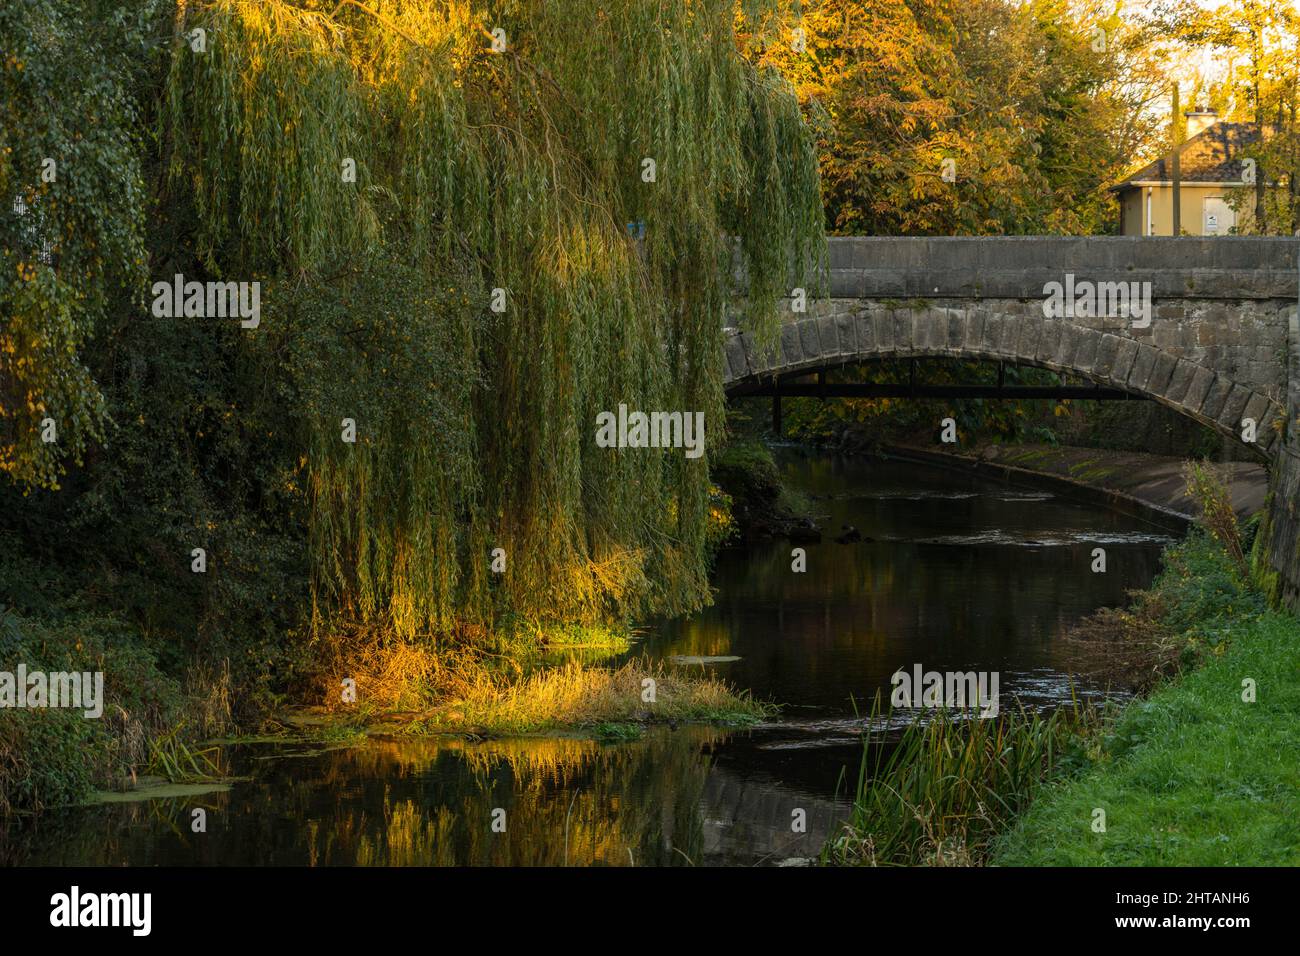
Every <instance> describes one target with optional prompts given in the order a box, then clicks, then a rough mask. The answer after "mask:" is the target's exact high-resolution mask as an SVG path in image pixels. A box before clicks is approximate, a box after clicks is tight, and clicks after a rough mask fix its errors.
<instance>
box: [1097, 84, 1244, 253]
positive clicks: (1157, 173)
mask: <svg viewBox="0 0 1300 956" xmlns="http://www.w3.org/2000/svg"><path fill="white" fill-rule="evenodd" d="M1183 115H1185V116H1186V117H1187V139H1186V141H1184V143H1183V145H1182V146H1181V147H1180V149H1179V166H1180V175H1179V183H1180V186H1179V193H1180V196H1179V199H1180V202H1179V208H1180V210H1181V214H1180V225H1181V228H1182V233H1183V234H1184V235H1189V236H1226V235H1228V234H1229V233H1231V232H1233V230H1234V228H1235V227H1236V226H1237V217H1238V213H1237V211H1236V210H1234V209H1233V208H1232V207H1231V206H1230V205H1228V196H1229V190H1230V189H1232V188H1233V187H1242V186H1249V185H1251V184H1253V183H1254V167H1253V165H1252V164H1249V163H1247V162H1245V161H1244V160H1243V157H1244V153H1245V150H1246V147H1248V146H1249V145H1250V144H1251V143H1253V142H1254V141H1255V140H1257V139H1258V138H1259V131H1258V127H1257V126H1256V125H1255V124H1254V123H1220V122H1219V121H1218V120H1219V114H1218V113H1216V112H1214V111H1213V110H1205V109H1198V110H1192V111H1190V112H1188V113H1185V114H1183ZM1243 176H1245V177H1246V179H1243ZM1111 191H1112V192H1113V193H1115V194H1116V198H1117V199H1118V200H1119V231H1120V235H1122V236H1170V235H1173V205H1174V185H1173V153H1172V152H1170V153H1168V154H1166V155H1164V156H1162V157H1160V158H1159V159H1157V160H1156V161H1155V162H1154V163H1150V164H1149V165H1147V166H1144V167H1143V168H1142V169H1140V170H1138V171H1137V172H1136V173H1134V174H1133V175H1132V176H1130V177H1128V178H1127V179H1125V180H1124V181H1123V182H1121V183H1118V184H1116V185H1114V186H1112V187H1111ZM1241 215H1242V216H1243V217H1245V216H1246V215H1248V213H1246V212H1245V211H1244V210H1243V211H1242V213H1241Z"/></svg>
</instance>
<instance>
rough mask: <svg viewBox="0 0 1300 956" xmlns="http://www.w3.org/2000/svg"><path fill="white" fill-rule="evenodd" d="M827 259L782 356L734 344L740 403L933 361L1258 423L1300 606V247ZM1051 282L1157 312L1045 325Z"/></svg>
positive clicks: (1286, 565)
mask: <svg viewBox="0 0 1300 956" xmlns="http://www.w3.org/2000/svg"><path fill="white" fill-rule="evenodd" d="M829 245H830V249H829V262H828V274H827V276H826V277H825V288H824V289H823V290H821V292H822V294H821V295H819V296H814V291H815V290H811V289H810V290H808V296H807V306H806V311H804V312H802V313H799V312H795V311H793V305H794V300H790V301H789V302H788V303H787V306H786V309H785V324H784V325H783V326H782V329H781V335H780V341H779V343H778V344H777V346H776V348H775V351H771V350H769V351H766V352H765V351H763V350H761V349H760V348H759V347H758V343H757V342H756V341H755V340H754V339H753V337H752V336H751V335H750V334H749V333H745V332H741V331H738V330H737V329H734V328H729V329H727V330H726V331H725V333H724V335H725V353H726V368H725V382H726V390H727V394H728V395H729V396H739V395H744V394H745V393H746V392H747V391H753V390H755V389H758V388H761V387H763V386H764V385H770V384H771V383H772V382H773V381H774V380H779V379H781V378H783V377H789V376H797V375H806V374H808V373H810V372H817V371H823V370H826V369H829V368H834V367H838V366H841V365H848V364H856V363H862V362H870V361H874V360H879V359H886V358H905V357H930V356H935V357H947V358H955V359H986V360H995V361H999V362H1006V363H1014V364H1021V365H1034V366H1039V367H1043V368H1048V369H1053V370H1055V371H1058V372H1064V373H1069V374H1072V375H1077V376H1080V377H1082V378H1084V379H1087V380H1089V381H1091V382H1095V383H1097V384H1099V385H1102V386H1106V387H1109V388H1114V389H1120V390H1123V391H1124V392H1127V393H1129V394H1132V395H1135V396H1139V397H1142V398H1149V399H1152V400H1154V401H1157V402H1160V403H1161V404H1164V405H1167V406H1169V407H1170V408H1173V409H1174V410H1176V411H1178V412H1180V413H1182V414H1184V415H1187V416H1189V417H1190V418H1193V419H1195V420H1196V421H1199V422H1201V423H1202V424H1205V425H1208V426H1209V427H1211V428H1214V429H1215V430H1217V431H1219V432H1221V433H1223V434H1225V435H1230V436H1232V437H1233V438H1236V439H1237V440H1241V438H1242V423H1243V420H1245V419H1252V420H1253V421H1254V422H1255V423H1256V427H1257V441H1256V442H1255V443H1254V445H1253V446H1252V447H1253V448H1254V449H1255V451H1256V452H1257V453H1259V454H1260V455H1261V456H1263V457H1264V458H1266V459H1268V460H1269V462H1270V464H1271V467H1272V476H1273V478H1272V481H1273V485H1272V487H1273V495H1272V503H1271V510H1270V522H1269V526H1268V528H1267V529H1266V530H1267V532H1268V534H1269V539H1268V544H1267V547H1268V551H1269V556H1270V560H1271V563H1272V565H1273V567H1274V568H1276V569H1277V570H1278V571H1279V573H1280V580H1279V590H1280V591H1281V593H1282V594H1283V595H1284V596H1285V597H1286V599H1287V600H1288V601H1289V602H1290V603H1293V604H1295V603H1297V602H1300V514H1298V513H1297V502H1298V501H1300V320H1298V318H1297V296H1298V295H1300V287H1298V280H1300V239H1291V238H1261V237H1211V238H1204V239H1199V238H1173V237H1147V236H1141V237H1138V236H1133V237H1109V236H1089V237H1078V238H1076V237H1055V236H1051V237H1046V236H1023V237H1021V236H1016V237H969V238H875V237H869V238H836V239H831V240H830V243H829ZM1050 283H1058V284H1060V286H1061V287H1062V291H1064V290H1065V289H1066V288H1071V287H1072V288H1074V289H1076V290H1079V289H1086V288H1087V285H1086V284H1089V283H1091V284H1101V283H1107V284H1114V283H1124V284H1130V283H1138V285H1137V286H1136V287H1134V289H1135V291H1137V292H1138V293H1139V294H1142V293H1144V292H1149V296H1150V298H1149V304H1150V310H1149V313H1147V312H1145V311H1143V312H1141V313H1140V314H1133V313H1134V312H1135V311H1136V310H1132V309H1131V310H1130V314H1128V315H1125V314H1122V313H1123V310H1115V309H1107V308H1105V307H1104V306H1103V307H1101V308H1098V307H1096V306H1095V305H1094V306H1093V307H1092V308H1088V307H1087V303H1085V302H1078V305H1079V308H1076V309H1074V310H1072V311H1073V313H1074V314H1070V315H1062V316H1060V317H1047V316H1046V315H1045V314H1044V302H1045V300H1047V299H1048V290H1049V289H1050V288H1051V287H1050V285H1049V284H1050ZM1103 288H1105V287H1103ZM1117 288H1118V287H1117V286H1113V285H1112V286H1110V287H1109V291H1110V293H1111V294H1112V295H1113V294H1114V293H1115V291H1117ZM1062 298H1063V296H1062ZM1112 305H1113V300H1112ZM1102 313H1106V314H1102ZM1117 313H1118V314H1117ZM1288 369H1289V371H1288Z"/></svg>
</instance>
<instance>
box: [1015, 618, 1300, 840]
mask: <svg viewBox="0 0 1300 956" xmlns="http://www.w3.org/2000/svg"><path fill="white" fill-rule="evenodd" d="M1252 605H1253V602H1249V601H1247V602H1246V606H1245V607H1244V608H1238V609H1236V610H1227V609H1225V610H1224V612H1222V613H1219V614H1216V615H1214V616H1213V617H1211V618H1208V619H1206V620H1205V621H1203V622H1201V623H1199V624H1198V625H1197V626H1195V627H1194V628H1193V631H1194V633H1192V634H1190V635H1189V638H1190V641H1195V642H1198V643H1200V644H1201V645H1202V646H1203V647H1205V648H1206V649H1207V650H1208V654H1207V655H1206V662H1205V663H1204V665H1203V666H1201V667H1199V668H1197V669H1195V670H1193V671H1191V672H1190V673H1186V674H1185V675H1183V676H1182V677H1181V678H1180V679H1179V680H1177V681H1175V682H1173V683H1171V684H1169V685H1167V686H1164V687H1162V688H1161V689H1159V690H1158V691H1156V692H1155V693H1154V694H1152V695H1151V697H1150V698H1148V699H1147V700H1143V701H1138V702H1135V703H1133V704H1132V705H1130V706H1129V707H1127V708H1125V710H1124V711H1123V713H1122V714H1121V715H1120V716H1119V718H1118V719H1117V720H1116V721H1115V722H1114V724H1113V725H1112V726H1110V727H1109V728H1108V731H1107V734H1106V736H1105V739H1104V747H1103V748H1102V749H1101V751H1100V755H1099V758H1098V759H1097V761H1096V762H1095V763H1094V764H1093V765H1092V766H1090V767H1089V768H1088V769H1087V770H1086V771H1085V772H1084V773H1082V774H1081V775H1079V776H1077V777H1076V778H1074V779H1067V780H1062V781H1058V782H1055V783H1053V784H1051V785H1049V786H1048V787H1047V788H1046V790H1045V791H1044V792H1043V794H1042V795H1041V796H1040V797H1039V798H1038V799H1037V800H1036V801H1034V803H1033V805H1032V806H1031V807H1030V808H1029V810H1028V812H1027V813H1026V814H1025V815H1024V816H1023V817H1022V818H1021V819H1020V820H1018V821H1017V822H1016V824H1015V825H1014V826H1013V827H1012V828H1011V829H1010V830H1009V831H1008V832H1007V833H1006V834H1005V835H1004V836H1003V837H1002V838H1001V839H1000V840H999V841H998V843H997V845H996V847H995V849H994V852H993V854H992V857H991V862H993V863H995V864H999V865H1007V866H1018V865H1030V866H1240V865H1283V864H1289V865H1295V864H1297V863H1300V797H1298V796H1297V794H1298V793H1300V789H1298V788H1300V622H1297V620H1296V619H1295V617H1293V616H1291V615H1289V614H1285V613H1277V612H1273V611H1260V610H1257V609H1255V608H1254V607H1253V606H1252ZM1247 680H1250V681H1254V685H1255V688H1256V691H1255V693H1256V697H1255V699H1254V701H1247V700H1244V699H1243V695H1244V694H1246V691H1245V689H1244V688H1243V684H1244V682H1246V681H1247ZM1246 696H1249V695H1246ZM1099 809H1100V810H1102V811H1104V812H1105V832H1095V831H1094V829H1093V820H1094V814H1095V812H1096V811H1097V810H1099Z"/></svg>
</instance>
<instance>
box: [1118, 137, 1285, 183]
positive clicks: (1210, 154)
mask: <svg viewBox="0 0 1300 956" xmlns="http://www.w3.org/2000/svg"><path fill="white" fill-rule="evenodd" d="M1257 139H1259V127H1258V126H1257V125H1256V124H1254V123H1215V124H1213V125H1212V126H1209V127H1206V128H1205V129H1203V130H1202V131H1201V132H1199V133H1197V134H1196V135H1195V136H1193V137H1192V138H1191V139H1189V140H1187V142H1185V143H1183V146H1182V151H1181V153H1180V160H1179V165H1180V167H1181V168H1180V170H1179V178H1180V179H1181V180H1182V182H1185V183H1239V182H1241V172H1242V168H1243V166H1244V165H1245V164H1244V163H1243V162H1242V161H1241V160H1240V159H1238V158H1237V157H1239V156H1241V154H1242V152H1243V151H1244V150H1245V148H1246V147H1247V146H1249V145H1250V144H1251V143H1253V142H1254V141H1255V140H1257ZM1172 159H1173V152H1172V151H1171V152H1169V153H1166V154H1165V155H1164V156H1161V157H1160V158H1159V159H1157V160H1156V161H1155V162H1154V163H1148V164H1147V165H1146V166H1143V167H1142V168H1141V169H1139V170H1138V171H1137V172H1136V173H1134V174H1133V175H1132V176H1128V177H1127V178H1125V179H1124V180H1123V181H1122V182H1119V183H1116V184H1115V185H1114V186H1112V187H1111V189H1114V190H1120V189H1126V188H1128V187H1130V186H1133V185H1135V184H1136V183H1151V182H1170V181H1171V180H1172V179H1173V168H1172Z"/></svg>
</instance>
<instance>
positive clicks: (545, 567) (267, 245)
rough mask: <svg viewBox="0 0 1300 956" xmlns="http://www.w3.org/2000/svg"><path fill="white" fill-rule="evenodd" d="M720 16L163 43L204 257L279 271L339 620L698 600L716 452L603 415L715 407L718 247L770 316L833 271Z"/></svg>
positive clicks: (727, 268)
mask: <svg viewBox="0 0 1300 956" xmlns="http://www.w3.org/2000/svg"><path fill="white" fill-rule="evenodd" d="M738 15H739V14H738V12H737V8H736V5H735V3H734V0H689V2H688V0H668V2H662V3H644V2H641V0H623V2H611V0H516V2H501V3H496V4H481V3H464V2H451V3H429V2H416V0H374V2H370V3H365V4H363V3H359V2H351V0H344V2H342V3H338V4H337V5H335V4H326V5H321V4H317V3H311V2H301V3H291V2H285V0H269V2H252V0H216V2H212V3H191V4H188V5H186V6H183V7H182V9H181V11H180V22H179V23H178V28H179V29H180V30H181V31H190V30H193V29H194V28H196V27H201V28H203V29H204V30H205V31H206V36H207V44H206V46H207V49H206V51H205V52H202V53H196V52H193V51H192V50H191V49H190V48H188V47H182V48H180V49H178V51H177V52H176V54H175V55H174V57H173V61H172V64H171V68H170V76H169V78H168V90H167V103H168V108H167V125H168V130H167V132H168V134H169V136H170V141H171V142H172V144H173V146H172V153H171V157H170V172H171V183H172V188H173V189H174V190H176V191H177V192H178V193H181V194H185V195H188V196H190V197H191V200H190V201H191V202H192V206H193V208H194V210H195V218H196V225H195V230H194V235H195V242H196V249H197V252H198V256H199V257H200V260H201V262H202V265H203V267H204V268H205V269H207V270H208V271H209V272H210V273H212V274H213V275H216V276H220V277H222V278H225V279H252V278H257V277H262V278H264V279H266V280H267V282H268V289H269V291H268V292H267V293H266V294H265V296H264V304H263V316H264V317H263V328H262V329H261V330H259V332H258V333H256V334H254V335H253V336H251V337H250V338H249V341H250V342H253V343H257V344H254V345H250V346H249V347H250V348H258V347H261V348H265V349H269V350H272V351H273V352H274V354H275V355H276V356H278V357H279V358H280V361H281V362H282V363H283V366H284V368H286V369H287V371H288V374H289V377H290V379H291V380H292V383H293V384H292V391H293V393H294V394H295V396H296V401H297V403H298V404H297V406H296V408H297V409H298V411H299V412H300V413H301V415H302V420H303V421H304V422H306V423H307V431H308V433H309V435H308V437H305V438H304V442H305V443H307V444H309V445H310V454H309V455H308V461H307V468H308V470H309V472H310V474H309V486H310V489H311V492H310V494H311V519H310V520H311V541H312V551H313V561H314V567H315V580H314V588H315V593H316V595H317V599H318V602H319V604H320V605H322V606H324V608H325V610H326V611H327V612H333V611H343V612H344V613H346V614H348V615H350V616H351V617H353V618H354V619H356V620H360V621H366V622H372V623H376V624H380V625H383V626H389V627H392V628H394V629H395V630H396V631H397V632H398V633H400V634H402V635H412V634H417V633H427V632H430V631H443V630H446V629H448V628H450V627H454V626H455V625H456V624H457V623H458V622H465V621H488V620H491V619H493V618H494V617H495V616H497V615H499V614H501V613H502V612H511V613H516V614H520V615H524V616H526V617H530V618H534V619H595V618H600V617H605V616H608V615H628V614H639V613H645V612H649V611H663V612H680V611H683V610H687V609H690V608H693V607H696V606H698V605H699V604H700V603H701V602H703V601H705V600H707V595H708V588H707V580H706V573H705V572H706V558H707V555H706V549H705V527H706V517H707V508H706V504H707V488H708V464H707V457H705V458H700V459H695V460H687V459H686V458H685V457H684V455H683V453H682V451H681V450H679V449H676V450H674V449H670V450H663V451H661V450H655V449H642V450H634V449H626V450H615V449H604V448H599V447H597V445H596V443H595V437H594V436H595V420H596V415H597V414H598V413H599V412H601V411H615V410H617V408H618V406H619V403H624V404H626V405H627V406H628V407H629V409H633V410H636V409H639V410H644V411H647V412H648V411H651V410H680V411H702V412H704V413H705V416H706V419H705V420H706V423H707V429H708V434H709V436H710V440H711V441H715V440H716V439H717V438H718V437H719V432H720V431H721V429H722V423H723V395H722V388H721V377H722V370H721V364H722V356H721V330H722V327H723V324H724V312H725V310H726V308H727V305H728V302H729V301H731V300H732V299H733V298H734V290H733V289H732V288H731V278H732V275H733V269H732V264H733V256H734V254H735V249H736V248H737V247H739V250H740V253H741V257H742V259H743V262H742V263H741V265H742V266H743V267H744V268H745V270H746V272H747V274H748V277H749V293H748V298H747V300H746V301H747V303H748V310H747V316H748V317H747V319H746V321H749V322H751V323H754V327H755V328H760V329H764V330H766V332H767V334H768V335H769V336H771V335H772V332H773V329H774V328H775V323H776V321H777V317H776V315H775V307H776V299H777V297H778V296H779V295H782V294H785V292H786V290H787V289H788V288H789V287H790V285H791V284H806V283H805V277H806V275H807V274H808V273H809V272H810V270H811V269H813V268H815V267H816V265H817V264H819V262H820V258H821V254H822V246H821V242H822V239H821V215H822V214H821V204H820V195H819V188H818V180H817V164H816V157H815V155H814V153H813V147H812V143H811V140H810V137H809V135H808V133H807V131H806V130H805V128H804V125H803V123H802V121H801V118H800V114H799V110H798V106H797V103H796V101H795V99H794V96H793V94H792V93H791V92H790V90H789V89H788V88H787V86H786V85H785V84H784V82H783V81H782V80H780V79H779V78H778V77H776V76H775V75H774V74H765V73H759V72H756V71H755V70H754V69H753V68H752V67H750V66H749V65H748V64H747V63H746V62H745V61H744V60H743V59H742V58H741V57H740V56H739V55H738V54H737V50H736V44H735V34H734V21H735V18H736V17H737V16H738ZM498 28H499V29H501V30H503V31H504V37H505V44H506V45H505V49H504V51H501V52H494V51H493V49H492V43H493V37H492V31H493V30H495V29H498ZM349 160H351V161H353V162H354V163H355V169H356V181H355V182H349V181H346V180H345V177H344V176H343V175H342V173H343V171H344V164H345V162H346V161H349ZM645 160H653V161H654V164H655V173H656V175H655V177H654V181H652V182H647V181H645V177H643V170H644V169H645V168H646V164H645ZM629 223H644V240H643V241H640V242H638V241H636V240H634V239H633V238H632V237H631V236H630V235H629V230H628V228H627V224H629ZM493 289H502V290H505V295H506V301H507V307H506V310H505V312H504V313H500V314H498V313H496V312H493V311H492V310H491V309H490V308H489V297H490V295H491V290H493ZM286 356H287V358H285V357H286ZM343 418H352V419H354V420H355V421H356V424H357V433H358V440H357V443H356V444H355V445H353V444H347V443H344V442H343V441H341V440H340V421H341V420H342V419H343ZM498 547H499V548H502V549H504V552H505V555H506V560H507V570H506V573H504V574H500V575H498V574H491V573H489V560H490V552H491V550H492V549H493V548H498Z"/></svg>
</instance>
